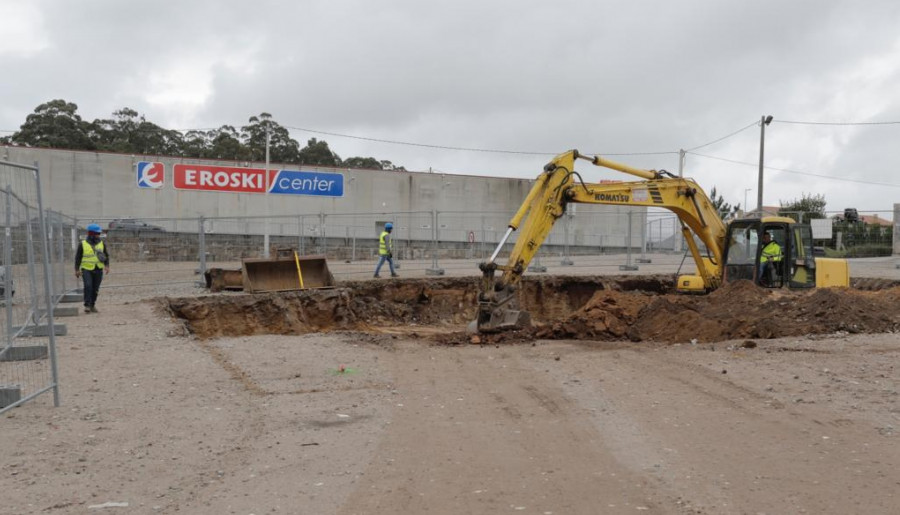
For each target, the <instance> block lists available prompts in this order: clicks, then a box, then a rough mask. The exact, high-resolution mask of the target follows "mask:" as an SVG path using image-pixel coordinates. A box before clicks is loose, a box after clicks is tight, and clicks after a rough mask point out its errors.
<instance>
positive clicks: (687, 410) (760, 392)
mask: <svg viewBox="0 0 900 515" xmlns="http://www.w3.org/2000/svg"><path fill="white" fill-rule="evenodd" d="M561 352H563V353H564V356H563V360H564V361H565V360H570V361H573V362H574V361H578V362H580V364H579V365H577V367H576V368H575V369H574V370H573V369H569V368H566V369H557V370H556V371H555V372H554V377H556V378H557V379H558V380H560V381H564V380H565V379H566V378H567V374H572V373H574V374H575V375H576V376H577V377H578V378H579V379H580V380H579V382H577V383H575V384H576V386H572V384H573V383H572V382H571V381H570V382H569V383H568V385H569V386H567V387H566V393H567V394H569V395H570V396H571V397H572V398H574V399H579V401H580V402H582V403H583V404H584V405H585V406H588V407H589V409H590V411H591V412H592V413H594V415H593V416H592V420H593V422H594V424H595V425H596V426H597V427H598V430H599V431H600V432H602V433H604V434H608V435H609V436H610V439H611V441H612V447H613V454H614V455H615V456H616V457H617V459H618V460H619V462H620V463H623V464H627V465H629V466H630V468H631V469H632V471H633V472H635V473H640V472H642V471H643V472H644V473H645V474H647V475H649V476H652V477H655V478H657V479H658V480H659V482H660V485H659V488H660V489H663V490H666V491H672V492H674V494H675V496H676V497H678V499H679V506H680V507H684V508H690V509H691V510H695V511H693V512H694V513H723V512H725V513H756V512H763V513H801V512H806V513H861V512H866V513H891V510H892V508H891V505H892V501H891V499H890V495H886V492H891V491H893V490H894V489H895V488H896V485H897V484H898V477H897V475H896V473H895V472H894V469H893V468H892V466H891V465H890V464H891V463H898V462H900V450H898V449H897V447H896V446H895V445H891V444H892V441H891V440H889V439H887V438H884V437H880V436H878V435H876V434H875V432H874V431H873V430H872V428H871V427H870V426H869V425H868V424H865V423H861V422H860V421H855V422H854V421H852V420H851V418H852V415H849V416H848V414H847V413H845V412H842V411H835V410H834V409H832V408H831V407H829V406H826V405H824V404H821V405H820V404H791V405H789V406H785V405H784V403H783V402H781V401H779V400H778V399H776V398H774V397H773V396H772V395H769V394H767V392H765V391H764V388H765V383H763V384H760V383H761V381H760V378H761V376H762V375H764V374H771V373H772V372H775V371H771V372H769V371H766V372H763V374H760V373H759V372H757V373H756V375H753V376H752V378H750V379H749V382H748V377H745V376H741V377H740V380H738V378H737V377H736V375H735V374H744V373H745V372H746V373H747V374H748V375H749V374H752V373H753V370H754V368H757V367H754V365H753V364H752V363H748V364H746V365H745V366H742V367H741V368H739V369H737V367H735V368H732V365H727V368H722V366H721V365H719V366H716V364H715V363H714V362H717V361H719V360H720V359H721V358H724V357H726V356H727V357H728V358H730V359H731V360H733V361H734V360H737V359H739V358H737V357H736V356H735V355H734V354H730V355H729V354H726V353H725V352H722V351H719V352H715V353H712V352H699V351H696V350H692V349H689V348H681V349H679V348H672V347H670V348H665V347H658V348H656V349H651V350H642V349H639V348H636V349H634V350H617V351H614V352H596V350H594V349H591V350H590V351H586V350H585V349H584V348H583V347H581V348H577V347H570V348H568V349H563V350H562V351H561ZM547 359H548V357H547V356H544V359H543V360H537V361H536V363H535V367H542V366H546V365H547ZM706 361H709V362H713V364H712V365H710V364H707V363H705V362H706ZM736 369H737V370H739V372H735V370H736ZM721 370H726V371H727V372H728V373H721ZM780 372H781V373H787V372H786V371H784V370H782V371H780ZM598 390H600V391H603V392H604V395H602V396H596V395H590V396H588V395H585V393H586V392H594V393H596V392H597V391H598Z"/></svg>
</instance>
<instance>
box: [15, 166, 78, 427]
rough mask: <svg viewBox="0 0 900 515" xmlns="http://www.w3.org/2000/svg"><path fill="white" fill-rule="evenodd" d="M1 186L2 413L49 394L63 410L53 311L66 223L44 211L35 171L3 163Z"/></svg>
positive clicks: (61, 284) (58, 293)
mask: <svg viewBox="0 0 900 515" xmlns="http://www.w3.org/2000/svg"><path fill="white" fill-rule="evenodd" d="M0 188H2V191H0V221H2V225H3V228H4V232H3V236H2V244H0V248H2V251H0V259H2V262H3V267H2V269H0V274H2V277H0V289H2V292H0V302H2V304H3V316H2V318H0V330H2V334H3V336H2V337H3V344H2V347H0V412H3V411H6V410H8V409H11V408H13V407H15V406H18V405H20V404H22V403H24V402H27V401H29V400H31V399H34V398H35V397H37V396H39V395H41V394H42V393H45V392H47V391H52V392H53V402H54V404H55V405H57V406H58V405H59V387H58V376H57V362H56V339H55V336H56V333H57V325H56V324H55V323H54V318H53V308H54V305H55V303H56V301H57V300H58V299H59V297H60V296H61V295H62V293H63V292H64V291H65V277H64V273H63V272H64V270H63V259H64V253H65V248H64V244H63V239H62V235H63V233H64V231H65V223H64V219H63V218H62V217H60V216H58V215H56V214H54V213H50V212H46V211H43V210H42V205H41V196H40V195H41V189H40V179H39V174H38V169H37V168H35V167H30V166H23V165H19V164H15V163H9V162H5V161H0ZM70 227H71V226H70ZM50 234H52V235H53V238H52V239H48V238H47V236H48V235H50ZM51 241H52V242H53V243H54V244H55V245H53V244H51Z"/></svg>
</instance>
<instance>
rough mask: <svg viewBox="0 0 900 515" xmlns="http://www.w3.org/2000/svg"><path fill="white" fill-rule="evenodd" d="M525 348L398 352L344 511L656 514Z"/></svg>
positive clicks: (641, 486)
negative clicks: (388, 397)
mask: <svg viewBox="0 0 900 515" xmlns="http://www.w3.org/2000/svg"><path fill="white" fill-rule="evenodd" d="M522 354H523V353H522V352H521V348H517V349H512V350H504V349H494V348H478V347H471V346H470V347H452V348H448V347H422V346H421V345H416V344H414V343H409V344H408V345H407V346H405V348H404V349H403V350H401V351H399V352H397V353H396V358H397V360H396V361H395V362H394V366H395V370H396V373H395V377H396V378H397V383H396V388H397V391H398V396H397V399H398V402H397V410H396V412H395V415H394V417H393V419H392V421H391V424H390V426H389V428H388V429H387V432H386V434H384V435H383V438H382V440H381V443H380V445H379V448H378V450H377V452H376V456H375V458H374V460H373V461H372V462H371V464H370V466H369V467H368V469H367V470H366V472H365V475H364V476H363V479H362V480H361V481H360V482H359V483H358V485H357V487H356V489H355V490H354V491H353V492H352V493H351V494H350V497H349V499H348V501H347V503H346V504H345V505H344V506H343V507H342V508H341V509H340V511H339V513H341V514H344V515H349V514H364V513H424V512H426V511H427V512H428V513H437V514H458V513H473V514H482V513H483V514H486V513H501V512H506V511H516V510H520V511H523V512H526V513H548V512H552V513H634V512H636V511H637V510H645V512H647V513H659V512H660V511H659V510H658V509H657V504H658V500H657V499H656V493H655V491H653V490H652V489H648V488H647V486H648V484H647V482H646V481H645V480H644V479H642V478H641V477H640V476H639V475H635V474H633V473H632V472H631V471H629V470H628V469H627V468H625V467H623V466H621V465H620V464H618V463H617V462H616V460H615V459H614V457H613V456H612V455H611V454H610V453H609V450H608V449H607V447H606V440H605V437H604V435H602V434H601V433H599V432H597V431H596V429H595V428H594V427H593V426H592V425H591V424H590V423H589V422H588V421H587V420H586V419H585V417H584V413H583V411H582V409H581V408H580V407H579V406H578V405H577V404H575V403H573V402H572V401H571V400H570V399H569V398H567V396H566V395H565V394H564V393H563V391H562V390H561V389H560V388H559V386H557V385H554V384H552V383H547V382H546V381H545V380H543V378H542V377H541V376H539V375H536V374H534V372H533V371H532V370H531V367H530V365H527V364H523V363H521V355H522ZM498 414H505V415H504V416H498Z"/></svg>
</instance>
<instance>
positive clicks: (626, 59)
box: [0, 0, 900, 217]
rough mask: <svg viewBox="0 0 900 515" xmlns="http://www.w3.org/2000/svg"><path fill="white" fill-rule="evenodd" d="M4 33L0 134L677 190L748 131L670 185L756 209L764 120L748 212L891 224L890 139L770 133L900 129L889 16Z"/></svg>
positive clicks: (431, 6) (775, 12)
mask: <svg viewBox="0 0 900 515" xmlns="http://www.w3.org/2000/svg"><path fill="white" fill-rule="evenodd" d="M0 16H2V19H3V23H2V29H0V70H2V73H3V78H2V80H0V130H5V131H13V130H17V129H18V128H19V126H20V125H21V124H22V122H24V120H25V117H26V116H27V115H28V114H30V113H32V112H33V111H34V109H35V107H37V106H38V105H39V104H41V103H43V102H46V101H48V100H51V99H55V98H62V99H65V100H67V101H69V102H74V103H76V104H77V105H78V108H79V109H78V112H79V114H80V115H81V116H82V118H84V119H86V120H93V119H95V118H106V117H109V116H110V115H111V113H112V112H113V111H115V110H117V109H120V108H122V107H130V108H133V109H135V110H137V111H138V112H140V113H141V114H143V115H145V116H146V118H147V119H148V120H149V121H151V122H154V123H157V124H159V125H162V126H163V127H166V128H172V129H194V128H216V127H219V126H221V125H225V124H228V125H234V126H236V127H240V126H242V125H245V124H246V123H247V118H249V117H250V116H253V115H258V114H259V113H261V112H268V113H271V114H272V115H273V117H274V119H275V121H276V122H278V123H280V124H281V125H284V126H288V127H295V128H297V129H292V130H291V134H292V136H293V137H294V139H296V140H297V141H299V142H300V143H301V146H303V145H305V143H306V140H307V139H309V138H311V137H316V138H318V139H320V140H321V139H324V140H326V141H328V143H329V145H330V147H331V149H332V150H333V151H335V152H337V153H338V154H339V155H340V156H341V157H342V158H347V157H351V156H364V157H368V156H372V157H376V158H378V159H387V160H390V161H393V162H394V163H395V164H400V165H403V166H405V167H406V168H407V169H409V170H428V169H429V167H430V168H432V169H433V170H436V171H440V172H446V173H454V174H455V173H459V174H469V175H493V176H504V177H518V178H534V177H536V176H537V175H538V174H539V173H540V171H541V168H542V166H543V164H544V163H545V162H546V161H548V160H549V159H550V158H551V157H552V155H553V154H556V153H560V152H563V151H565V150H568V149H571V148H577V149H579V150H580V151H582V152H584V153H588V152H589V153H601V154H602V155H605V156H608V157H610V158H612V159H615V160H618V161H621V162H625V163H627V164H631V165H634V166H640V167H645V168H655V169H661V168H664V169H667V170H670V171H673V172H677V170H678V156H677V151H678V149H686V150H689V149H694V148H696V147H698V146H701V145H706V144H707V143H710V142H713V141H715V140H717V139H719V138H722V137H723V136H726V135H729V134H731V133H734V132H736V131H739V129H742V128H744V127H747V128H746V129H745V130H743V131H740V132H738V133H737V134H735V135H733V136H731V137H729V138H726V139H724V140H722V141H719V142H717V143H713V144H711V145H707V146H703V147H702V148H697V149H696V150H693V151H692V153H689V154H688V155H687V159H686V165H685V175H686V176H688V177H692V178H694V179H695V180H697V181H698V182H699V183H700V185H701V186H702V187H703V188H704V189H706V190H707V191H709V190H711V189H712V188H713V187H714V186H715V187H716V188H717V190H718V191H719V192H720V193H722V194H723V195H724V196H725V198H726V200H727V201H729V202H730V203H732V204H735V203H740V204H743V203H744V198H745V194H746V196H747V200H748V204H749V205H750V206H751V207H754V206H755V205H756V195H757V180H758V170H757V164H758V161H759V139H760V128H759V119H760V117H761V116H762V115H772V116H773V117H774V121H773V122H772V124H771V125H770V126H769V127H767V128H766V154H765V164H766V166H767V167H769V168H768V169H766V172H765V187H764V188H763V190H764V204H765V205H778V204H779V202H780V201H784V202H787V201H790V200H793V199H799V198H800V197H801V196H802V195H803V194H822V195H824V196H825V198H826V200H827V202H828V204H827V207H826V209H827V210H828V211H838V210H843V209H844V208H845V207H856V208H857V209H859V210H860V211H861V212H863V211H866V212H869V211H876V210H877V211H882V213H880V214H881V215H882V216H886V217H891V214H890V212H891V211H892V210H893V204H894V203H895V202H898V203H900V176H898V174H897V170H898V169H900V144H898V143H900V123H893V124H890V123H887V124H878V125H874V124H870V125H813V124H797V123H787V122H831V123H859V122H870V123H871V122H898V121H900V30H898V29H900V2H897V1H896V0H867V1H865V2H860V1H829V0H815V1H812V0H810V1H784V0H780V1H774V0H772V1H770V0H756V1H754V2H747V1H725V0H718V1H712V0H710V1H699V0H681V1H677V2H676V1H662V0H659V1H655V2H648V1H637V0H630V1H628V0H623V1H599V0H598V1H591V0H555V1H553V2H549V1H546V0H543V1H532V0H518V1H502V2H501V1H489V0H480V1H470V0H452V1H424V0H409V1H406V0H403V1H400V0H396V1H388V0H386V1H375V0H356V1H343V0H322V1H303V0H296V1H290V2H287V1H285V2H278V1H266V0H257V1H252V2H247V1H240V2H237V1H231V0H209V1H190V0H178V1H175V0H171V1H161V0H157V1H153V2H149V1H121V0H93V1H92V0H82V1H65V0H29V1H24V0H0ZM754 122H755V123H754ZM301 129H306V130H301ZM309 131H319V132H318V133H317V132H309ZM323 133H333V134H341V135H349V136H357V137H361V138H371V139H379V140H390V141H396V142H406V143H414V144H417V145H408V144H407V145H405V144H394V143H387V142H375V141H367V140H364V139H355V138H350V137H344V136H337V135H329V134H323ZM2 134H4V135H8V134H9V132H4V133H2ZM422 145H433V146H444V147H463V148H470V149H493V150H504V151H514V152H521V153H508V152H506V153H504V152H480V151H473V150H449V149H440V148H431V147H428V146H422ZM654 152H669V153H667V154H651V155H645V153H654ZM543 153H546V155H544V154H543ZM614 154H635V155H614ZM697 154H702V155H697ZM776 169H781V170H776ZM578 170H579V171H580V172H582V175H583V176H584V177H585V180H588V181H598V180H601V179H626V180H630V177H629V176H623V175H622V174H619V173H618V172H612V171H604V170H602V169H599V168H595V167H593V166H591V165H590V164H588V163H587V162H584V164H582V165H580V166H579V168H578ZM748 189H749V191H747V190H748Z"/></svg>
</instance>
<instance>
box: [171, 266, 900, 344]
mask: <svg viewBox="0 0 900 515" xmlns="http://www.w3.org/2000/svg"><path fill="white" fill-rule="evenodd" d="M479 284H480V283H479V280H478V278H475V277H471V278H439V279H403V280H389V281H385V280H382V281H371V280H370V281H356V282H344V283H341V284H340V285H339V286H338V287H337V288H333V289H325V290H307V291H298V292H286V293H269V294H212V295H209V296H203V297H185V298H167V299H165V305H166V308H167V309H168V310H169V311H170V312H171V313H172V314H173V316H175V317H176V318H178V319H180V320H182V321H183V322H184V325H185V327H186V328H187V330H188V331H189V332H190V333H192V334H194V335H196V336H197V337H199V338H217V337H224V336H248V335H255V334H305V333H312V332H325V331H364V332H372V333H382V334H406V335H409V336H411V337H418V338H425V339H430V340H433V341H437V342H440V343H445V344H457V343H469V342H476V343H477V342H481V343H499V342H515V341H529V340H533V339H537V338H544V339H580V340H630V341H658V342H672V343H678V342H690V341H697V342H716V341H722V340H731V339H739V338H777V337H783V336H797V335H805V334H828V333H835V332H840V331H845V332H849V333H884V332H892V331H896V330H898V329H900V283H898V282H896V281H884V280H854V281H853V284H852V287H851V288H842V289H832V288H829V289H820V290H810V291H789V290H778V291H775V290H767V289H763V288H759V287H757V286H755V285H754V284H752V283H750V282H749V281H737V282H734V283H730V284H728V285H726V286H724V287H722V288H720V289H718V290H716V291H714V292H712V293H710V294H709V295H681V294H675V293H672V288H673V283H672V278H671V277H663V276H623V277H610V276H604V277H564V276H545V277H529V278H526V280H524V281H523V283H522V286H521V288H520V291H519V301H520V304H521V306H522V308H523V309H525V310H527V311H529V312H530V313H531V315H532V320H533V321H534V323H535V324H534V327H532V328H529V329H525V330H521V331H514V332H506V333H500V334H492V335H479V336H478V337H476V338H473V337H472V336H471V335H467V334H466V333H465V327H466V325H467V324H468V322H469V321H471V320H473V319H474V318H475V310H476V298H477V294H478V287H479Z"/></svg>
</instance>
